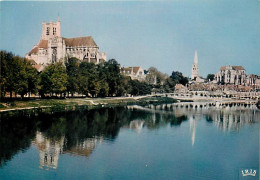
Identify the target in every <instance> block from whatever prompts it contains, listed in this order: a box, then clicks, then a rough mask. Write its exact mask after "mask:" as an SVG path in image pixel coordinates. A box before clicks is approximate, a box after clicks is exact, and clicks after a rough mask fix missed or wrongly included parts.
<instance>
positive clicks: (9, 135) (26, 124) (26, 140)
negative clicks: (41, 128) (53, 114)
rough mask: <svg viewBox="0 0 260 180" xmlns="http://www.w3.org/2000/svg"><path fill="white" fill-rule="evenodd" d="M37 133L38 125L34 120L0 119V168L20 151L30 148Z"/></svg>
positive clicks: (20, 118) (22, 118)
mask: <svg viewBox="0 0 260 180" xmlns="http://www.w3.org/2000/svg"><path fill="white" fill-rule="evenodd" d="M35 132H36V124H35V121H34V120H33V119H30V120H28V119H27V118H24V117H19V118H17V117H14V118H8V119H0V167H1V166H3V165H4V164H5V163H6V162H7V161H9V160H10V159H12V157H13V156H14V155H15V154H17V153H18V152H19V151H25V150H26V149H27V148H29V147H30V144H31V140H32V139H33V138H34V135H35Z"/></svg>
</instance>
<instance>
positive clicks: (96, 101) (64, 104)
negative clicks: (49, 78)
mask: <svg viewBox="0 0 260 180" xmlns="http://www.w3.org/2000/svg"><path fill="white" fill-rule="evenodd" d="M174 102H177V100H175V99H173V98H169V97H156V96H138V97H110V98H68V99H35V100H27V101H18V100H17V101H10V102H0V117H8V116H16V115H17V116H19V115H30V114H38V113H54V112H67V111H77V110H89V109H96V108H102V107H115V106H126V105H145V104H157V103H174Z"/></svg>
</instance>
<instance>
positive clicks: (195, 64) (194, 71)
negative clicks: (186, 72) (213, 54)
mask: <svg viewBox="0 0 260 180" xmlns="http://www.w3.org/2000/svg"><path fill="white" fill-rule="evenodd" d="M197 77H199V65H198V55H197V51H195V55H194V62H193V65H192V70H191V80H196V78H197Z"/></svg>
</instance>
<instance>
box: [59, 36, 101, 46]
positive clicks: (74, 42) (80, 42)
mask: <svg viewBox="0 0 260 180" xmlns="http://www.w3.org/2000/svg"><path fill="white" fill-rule="evenodd" d="M63 40H65V44H66V46H71V47H77V46H91V47H98V46H97V44H96V43H95V41H94V40H93V38H92V37H91V36H85V37H76V38H63Z"/></svg>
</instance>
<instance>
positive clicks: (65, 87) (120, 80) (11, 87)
mask: <svg viewBox="0 0 260 180" xmlns="http://www.w3.org/2000/svg"><path fill="white" fill-rule="evenodd" d="M0 60H1V64H0V66H1V67H0V95H1V99H3V98H5V97H7V94H8V95H9V97H10V98H12V96H13V95H15V96H16V95H20V96H21V97H22V98H24V97H25V96H29V97H30V96H31V95H32V94H34V95H40V96H41V97H43V98H45V97H53V96H58V97H68V96H71V97H73V96H75V95H77V96H79V95H84V96H88V97H107V96H125V95H144V94H151V92H152V91H153V92H155V93H156V92H172V91H173V90H174V86H175V84H177V83H181V84H183V85H185V84H187V83H188V79H187V78H186V77H184V76H183V75H182V73H180V72H177V71H176V72H175V71H173V73H172V75H171V76H168V75H166V74H163V73H161V72H159V71H158V70H157V69H156V68H154V67H151V68H150V69H149V70H148V74H147V75H146V79H145V80H144V81H138V80H132V79H131V78H130V77H128V76H124V75H122V74H121V73H120V64H119V63H118V62H117V61H116V60H115V59H110V60H108V61H107V62H104V63H101V64H94V63H88V62H84V61H83V62H82V61H80V60H79V59H77V58H69V59H68V60H67V61H66V62H65V64H63V63H62V62H58V63H55V64H50V65H48V66H47V67H45V68H44V70H43V71H42V72H38V71H37V70H36V69H35V68H34V67H33V65H32V64H31V63H30V61H28V60H27V59H25V58H22V57H19V56H15V55H14V54H13V53H11V52H6V51H0Z"/></svg>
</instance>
